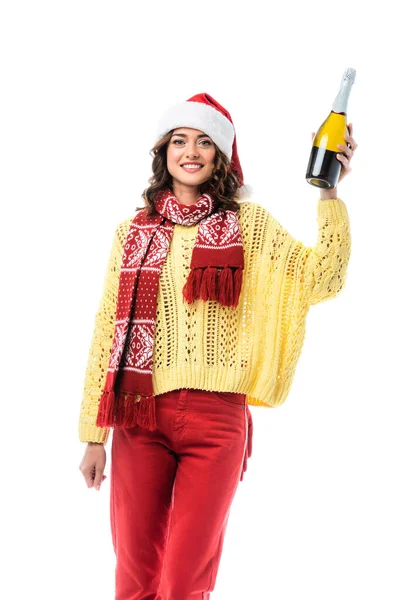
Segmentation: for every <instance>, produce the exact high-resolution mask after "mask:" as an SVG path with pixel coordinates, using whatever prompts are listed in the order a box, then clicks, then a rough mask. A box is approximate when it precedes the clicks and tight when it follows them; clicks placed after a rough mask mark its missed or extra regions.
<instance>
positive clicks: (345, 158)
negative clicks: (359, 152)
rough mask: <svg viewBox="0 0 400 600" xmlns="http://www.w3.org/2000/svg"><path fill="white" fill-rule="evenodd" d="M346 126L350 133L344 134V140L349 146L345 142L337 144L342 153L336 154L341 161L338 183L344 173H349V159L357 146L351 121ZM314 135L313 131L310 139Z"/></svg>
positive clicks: (344, 175)
mask: <svg viewBox="0 0 400 600" xmlns="http://www.w3.org/2000/svg"><path fill="white" fill-rule="evenodd" d="M348 128H349V132H350V135H345V136H344V139H345V140H346V142H347V144H350V147H349V146H347V144H346V145H345V144H338V148H339V150H340V151H341V152H343V153H344V154H336V158H337V159H338V160H340V162H341V163H342V168H341V170H340V175H339V179H338V183H339V181H342V179H343V177H346V175H348V174H349V173H351V168H350V161H351V159H352V158H353V156H354V152H355V150H356V149H357V148H358V144H357V142H356V141H355V139H354V138H353V123H349V125H348ZM314 136H315V133H314V132H313V133H312V134H311V139H314Z"/></svg>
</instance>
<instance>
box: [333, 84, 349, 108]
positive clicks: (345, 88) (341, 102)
mask: <svg viewBox="0 0 400 600" xmlns="http://www.w3.org/2000/svg"><path fill="white" fill-rule="evenodd" d="M351 87H352V84H351V83H349V82H348V81H344V82H343V83H342V86H341V88H340V90H339V93H338V95H337V96H336V98H335V100H334V102H333V104H332V110H333V111H334V112H335V113H345V114H346V113H347V103H348V100H349V95H350V92H351Z"/></svg>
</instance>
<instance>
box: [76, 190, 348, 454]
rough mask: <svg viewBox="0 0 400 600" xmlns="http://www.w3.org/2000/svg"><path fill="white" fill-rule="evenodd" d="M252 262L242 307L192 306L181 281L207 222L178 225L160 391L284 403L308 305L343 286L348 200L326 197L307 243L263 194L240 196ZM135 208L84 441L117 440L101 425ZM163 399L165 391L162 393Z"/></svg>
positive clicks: (120, 243) (168, 278)
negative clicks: (253, 198) (260, 200)
mask: <svg viewBox="0 0 400 600" xmlns="http://www.w3.org/2000/svg"><path fill="white" fill-rule="evenodd" d="M238 219H239V223H240V227H241V233H242V238H243V248H244V260H245V268H244V273H243V287H242V292H241V295H240V301H239V304H238V306H237V308H236V309H233V308H231V307H226V306H222V305H221V304H219V303H217V302H216V301H214V300H212V301H206V302H204V301H202V300H196V301H195V302H194V303H193V305H189V304H187V303H186V302H184V301H183V299H182V289H183V287H184V284H185V282H186V280H187V277H188V275H189V271H190V260H191V254H192V249H193V246H194V242H195V237H196V233H197V229H198V224H196V225H194V226H190V227H187V226H183V225H175V228H174V234H173V238H172V240H171V245H170V248H169V252H168V255H167V258H166V260H165V262H164V264H163V267H162V271H161V274H160V283H159V290H158V296H157V313H156V327H155V337H154V348H153V375H152V377H153V386H154V394H155V395H157V394H161V393H164V392H167V391H170V390H174V389H179V388H198V389H204V390H214V391H224V392H237V393H245V394H246V395H247V402H248V404H249V405H253V406H257V405H258V406H267V407H276V406H279V405H281V404H282V403H283V402H284V401H285V399H286V397H287V395H288V393H289V389H290V387H291V384H292V381H293V377H294V372H295V368H296V364H297V362H298V359H299V356H300V353H301V349H302V346H303V342H304V337H305V324H306V316H307V312H308V310H309V307H310V306H311V305H313V304H317V303H318V302H323V301H326V300H328V299H330V298H333V297H335V296H336V295H337V294H338V293H339V292H340V290H342V288H343V286H344V284H345V280H346V274H347V266H348V262H349V257H350V249H351V237H350V225H349V217H348V213H347V209H346V205H345V203H344V202H343V201H342V200H341V199H340V198H336V199H329V200H319V201H318V217H317V223H318V239H317V243H316V245H315V247H307V246H305V245H304V244H303V243H302V242H300V241H298V240H296V239H294V238H293V237H292V236H291V235H290V234H289V233H288V231H286V230H285V229H284V228H283V227H282V225H281V224H280V223H279V222H278V221H277V220H276V219H275V218H274V217H273V216H272V215H271V214H270V213H269V212H268V210H267V209H266V208H264V207H263V206H261V205H260V204H257V203H255V202H250V201H245V202H241V203H240V211H239V213H238ZM131 220H132V217H131V218H128V219H126V220H124V221H122V222H121V223H120V224H119V225H118V227H117V229H116V231H115V235H114V239H113V243H112V248H111V253H110V258H109V262H108V266H107V269H106V276H105V280H104V288H103V294H102V298H101V300H100V305H99V307H98V311H97V313H96V316H95V326H94V333H93V337H92V342H91V345H90V350H89V358H88V364H87V368H86V373H85V377H84V386H83V387H84V390H83V398H82V402H81V408H80V415H79V439H80V441H81V442H89V441H93V442H102V443H106V442H107V440H108V436H109V432H110V428H100V427H97V426H96V424H95V422H96V417H97V410H98V405H99V400H100V396H101V393H102V391H103V387H104V383H105V378H106V373H107V368H108V362H109V358H110V353H111V344H112V340H113V333H114V324H115V314H116V305H117V297H118V284H119V274H120V267H121V260H122V253H123V250H124V244H125V238H126V236H127V233H128V230H129V225H130V223H131ZM156 402H157V398H156Z"/></svg>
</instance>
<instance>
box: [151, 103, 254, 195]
mask: <svg viewBox="0 0 400 600" xmlns="http://www.w3.org/2000/svg"><path fill="white" fill-rule="evenodd" d="M178 127H191V128H193V129H200V131H204V133H206V134H207V135H209V136H210V138H211V139H212V140H213V142H215V144H217V146H218V147H219V148H220V150H221V151H222V152H223V153H224V154H226V156H227V157H228V158H229V160H230V163H231V167H232V170H233V171H234V172H235V174H236V175H237V177H238V180H239V185H240V189H239V197H240V198H241V199H243V198H244V197H248V196H249V195H251V193H252V189H251V188H250V186H244V184H243V172H242V167H241V165H240V161H239V155H238V152H237V144H236V133H235V128H234V126H233V122H232V118H231V116H230V114H229V113H228V111H227V110H226V109H225V108H224V107H223V106H221V104H219V103H218V102H217V101H216V100H214V98H212V97H211V96H210V94H205V93H203V94H196V95H195V96H192V97H191V98H189V99H188V100H186V102H180V103H178V104H174V105H173V106H171V107H170V108H168V109H167V110H166V111H165V112H164V113H163V115H162V116H161V118H160V120H159V122H158V125H157V129H156V136H157V138H158V139H160V138H162V137H163V135H165V134H166V133H168V131H171V130H172V129H177V128H178Z"/></svg>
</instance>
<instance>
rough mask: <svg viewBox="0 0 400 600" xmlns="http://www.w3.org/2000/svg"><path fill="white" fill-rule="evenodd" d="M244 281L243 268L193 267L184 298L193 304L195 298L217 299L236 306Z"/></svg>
mask: <svg viewBox="0 0 400 600" xmlns="http://www.w3.org/2000/svg"><path fill="white" fill-rule="evenodd" d="M242 283H243V269H242V268H240V267H237V268H235V271H234V272H233V271H232V268H231V267H229V266H228V265H225V267H224V268H223V269H222V270H221V271H218V268H216V267H206V268H205V269H203V267H198V268H196V269H191V271H190V273H189V277H188V278H187V281H186V283H185V285H184V288H183V297H184V299H185V300H186V301H187V302H188V303H189V304H191V303H192V302H193V301H194V300H197V299H199V298H201V299H202V300H217V302H219V303H220V304H222V305H224V306H232V307H233V308H236V307H237V305H238V303H239V297H240V291H241V289H242Z"/></svg>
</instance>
